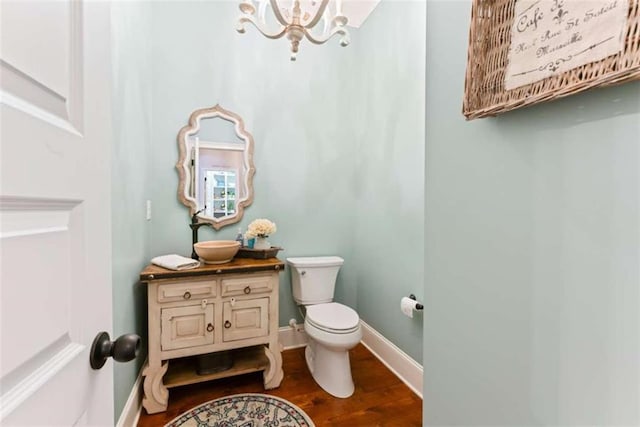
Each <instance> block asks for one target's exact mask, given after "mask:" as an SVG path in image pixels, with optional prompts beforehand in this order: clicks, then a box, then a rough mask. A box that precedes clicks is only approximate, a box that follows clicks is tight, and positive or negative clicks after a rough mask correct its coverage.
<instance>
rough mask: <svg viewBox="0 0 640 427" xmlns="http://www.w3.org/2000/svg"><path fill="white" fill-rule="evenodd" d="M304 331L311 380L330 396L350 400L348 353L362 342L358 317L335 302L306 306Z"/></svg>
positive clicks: (351, 385)
mask: <svg viewBox="0 0 640 427" xmlns="http://www.w3.org/2000/svg"><path fill="white" fill-rule="evenodd" d="M304 330H305V332H306V333H307V336H308V337H309V345H308V346H307V348H306V350H305V359H306V362H307V367H308V368H309V372H311V375H312V376H313V379H314V380H315V381H316V383H318V385H319V386H320V387H322V388H323V389H324V390H325V391H326V392H327V393H329V394H331V395H333V396H336V397H340V398H346V397H349V396H351V395H352V394H353V392H354V390H355V386H354V384H353V379H352V377H351V365H350V361H349V350H351V349H352V348H353V347H355V346H356V345H357V344H358V343H359V342H360V340H361V339H362V329H361V328H360V319H359V318H358V314H357V313H356V312H355V311H354V310H353V309H351V308H349V307H347V306H345V305H342V304H339V303H335V302H331V303H325V304H317V305H313V306H309V307H307V316H306V318H305V321H304Z"/></svg>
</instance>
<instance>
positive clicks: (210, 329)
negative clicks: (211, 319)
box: [207, 323, 213, 332]
mask: <svg viewBox="0 0 640 427" xmlns="http://www.w3.org/2000/svg"><path fill="white" fill-rule="evenodd" d="M211 331H213V323H209V324H208V325H207V332H211Z"/></svg>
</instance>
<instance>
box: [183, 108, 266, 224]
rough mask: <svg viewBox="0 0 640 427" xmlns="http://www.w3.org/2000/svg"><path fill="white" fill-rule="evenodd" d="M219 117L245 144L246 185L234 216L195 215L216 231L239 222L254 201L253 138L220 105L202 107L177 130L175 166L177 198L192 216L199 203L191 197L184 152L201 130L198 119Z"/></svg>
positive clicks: (240, 123) (232, 115)
mask: <svg viewBox="0 0 640 427" xmlns="http://www.w3.org/2000/svg"><path fill="white" fill-rule="evenodd" d="M216 117H220V118H222V119H224V120H227V121H229V122H232V123H233V124H234V127H235V131H236V136H237V137H238V138H240V139H242V140H244V142H245V150H244V165H245V167H246V169H247V171H246V176H245V177H244V181H245V183H246V186H247V195H246V196H245V197H244V198H242V199H240V200H236V203H235V206H236V212H235V214H233V215H229V216H226V217H221V218H211V217H206V216H200V215H198V219H199V220H200V221H201V222H205V223H210V224H211V226H212V227H213V228H214V229H216V230H219V229H221V228H222V227H224V226H226V225H230V224H235V223H237V222H239V221H240V220H241V219H242V217H243V215H244V208H245V207H247V206H249V205H251V203H252V202H253V176H254V175H255V173H256V168H255V166H254V164H253V136H252V135H251V134H250V133H249V132H248V131H247V130H246V129H245V127H244V121H243V120H242V118H241V117H240V116H238V115H237V114H235V113H232V112H231V111H229V110H225V109H224V108H222V107H221V106H220V105H219V104H216V105H215V106H213V107H210V108H202V109H199V110H195V111H194V112H193V113H191V115H190V116H189V124H188V125H186V126H184V127H183V128H182V129H180V132H179V133H178V149H179V150H180V156H179V158H178V163H176V169H178V174H179V175H180V180H179V183H178V199H180V201H181V202H182V203H183V204H184V205H185V206H187V207H188V208H189V212H190V215H191V216H193V215H194V214H195V213H196V212H198V201H197V200H196V198H195V197H192V196H191V195H190V189H189V186H190V183H191V169H190V167H189V165H188V164H187V163H188V160H189V153H188V152H187V146H188V144H187V138H189V137H190V136H192V135H195V134H196V133H198V131H199V130H200V120H202V119H212V118H216Z"/></svg>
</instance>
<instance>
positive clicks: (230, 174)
mask: <svg viewBox="0 0 640 427" xmlns="http://www.w3.org/2000/svg"><path fill="white" fill-rule="evenodd" d="M178 147H179V149H180V158H179V159H178V163H177V164H176V168H177V169H178V173H179V174H180V182H179V184H178V198H179V199H180V201H181V202H182V203H184V204H185V205H186V206H187V207H189V209H190V215H191V216H192V217H193V216H194V215H195V216H197V218H198V220H199V221H200V222H205V223H210V224H211V225H212V226H213V228H215V229H216V230H218V229H220V228H221V227H224V226H225V225H229V224H234V223H236V222H238V221H240V220H241V219H242V215H243V214H244V208H245V207H247V206H249V205H250V204H251V202H252V201H253V175H254V174H255V171H256V169H255V167H254V165H253V136H251V134H250V133H249V132H247V131H246V129H245V128H244V122H243V121H242V118H240V116H238V115H237V114H235V113H232V112H231V111H227V110H225V109H224V108H222V107H220V106H219V105H216V106H214V107H211V108H203V109H200V110H196V111H194V112H193V113H192V114H191V116H190V117H189V124H188V125H187V126H185V127H183V128H182V129H181V130H180V133H178Z"/></svg>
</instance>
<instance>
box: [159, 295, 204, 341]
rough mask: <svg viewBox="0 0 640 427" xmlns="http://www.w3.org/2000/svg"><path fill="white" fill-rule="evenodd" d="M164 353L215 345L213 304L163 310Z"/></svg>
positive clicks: (162, 338)
mask: <svg viewBox="0 0 640 427" xmlns="http://www.w3.org/2000/svg"><path fill="white" fill-rule="evenodd" d="M161 317H162V326H161V329H162V332H161V339H160V345H161V348H162V351H167V350H176V349H179V348H188V347H196V346H200V345H208V344H213V342H214V334H213V330H214V326H213V304H203V305H190V306H186V307H173V308H164V309H162V316H161Z"/></svg>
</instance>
